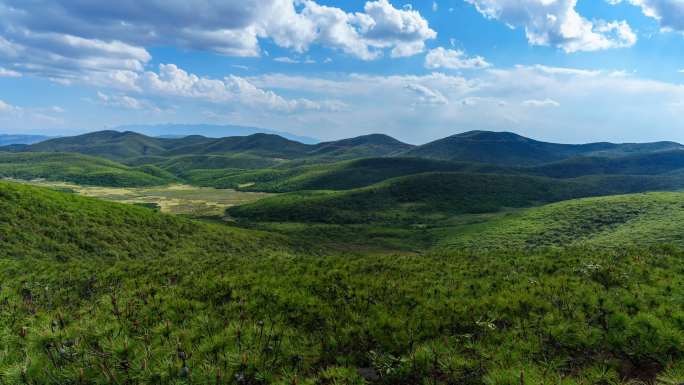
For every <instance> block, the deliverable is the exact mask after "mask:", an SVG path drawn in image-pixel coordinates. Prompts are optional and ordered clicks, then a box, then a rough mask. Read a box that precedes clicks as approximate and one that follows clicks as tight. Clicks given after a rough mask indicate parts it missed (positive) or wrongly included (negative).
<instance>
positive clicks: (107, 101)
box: [97, 91, 160, 111]
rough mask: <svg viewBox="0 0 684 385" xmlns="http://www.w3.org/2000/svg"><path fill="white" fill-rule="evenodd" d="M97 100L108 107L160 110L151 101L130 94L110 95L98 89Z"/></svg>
mask: <svg viewBox="0 0 684 385" xmlns="http://www.w3.org/2000/svg"><path fill="white" fill-rule="evenodd" d="M97 101H98V102H99V103H100V104H101V105H103V106H107V107H115V108H123V109H128V110H151V111H159V110H160V109H159V108H158V107H156V106H155V105H154V104H152V103H151V102H149V101H145V100H140V99H137V98H134V97H132V96H128V95H109V94H105V93H103V92H100V91H98V92H97Z"/></svg>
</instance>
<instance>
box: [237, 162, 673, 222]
mask: <svg viewBox="0 0 684 385" xmlns="http://www.w3.org/2000/svg"><path fill="white" fill-rule="evenodd" d="M681 186H684V180H680V179H678V178H668V177H648V176H643V177H637V176H606V177H583V178H577V179H568V180H559V179H549V178H539V177H532V176H524V175H497V174H464V173H425V174H417V175H410V176H407V177H400V178H395V179H390V180H387V181H385V182H382V183H379V184H376V185H372V186H369V187H364V188H360V189H355V190H349V191H340V192H333V191H318V192H299V193H291V194H283V195H279V196H275V197H271V198H266V199H263V200H260V201H257V202H255V203H251V204H247V205H243V206H238V207H233V208H230V209H229V210H228V213H229V214H230V215H232V216H234V217H237V218H246V219H249V220H256V221H276V222H323V223H369V222H383V223H425V222H426V221H427V222H430V221H434V220H436V219H437V218H440V217H441V218H443V217H444V216H445V215H454V214H463V213H486V212H495V211H498V210H501V209H503V208H507V207H526V206H532V205H535V204H539V203H544V202H556V201H561V200H565V199H573V198H578V197H586V196H598V195H610V194H618V193H631V192H641V191H650V190H665V189H669V188H677V187H681Z"/></svg>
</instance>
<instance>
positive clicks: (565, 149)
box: [404, 131, 683, 166]
mask: <svg viewBox="0 0 684 385" xmlns="http://www.w3.org/2000/svg"><path fill="white" fill-rule="evenodd" d="M682 148H683V147H682V145H680V144H677V143H672V142H659V143H644V144H614V143H589V144H579V145H572V144H557V143H547V142H541V141H537V140H533V139H529V138H525V137H522V136H520V135H517V134H513V133H510V132H489V131H470V132H466V133H463V134H457V135H453V136H450V137H448V138H444V139H440V140H437V141H434V142H431V143H428V144H424V145H422V146H418V147H416V148H414V149H412V150H409V151H407V152H406V153H405V154H404V155H407V156H417V157H425V158H433V159H442V160H454V161H466V162H481V163H492V164H499V165H507V166H531V165H538V164H542V163H549V162H555V161H559V160H563V159H567V158H571V157H575V156H580V155H585V156H589V155H595V154H596V155H602V156H623V155H629V154H640V153H649V152H659V151H667V150H673V149H682Z"/></svg>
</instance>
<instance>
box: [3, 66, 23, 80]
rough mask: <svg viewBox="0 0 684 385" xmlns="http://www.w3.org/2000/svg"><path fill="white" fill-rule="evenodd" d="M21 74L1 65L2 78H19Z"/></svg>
mask: <svg viewBox="0 0 684 385" xmlns="http://www.w3.org/2000/svg"><path fill="white" fill-rule="evenodd" d="M20 76H21V74H20V73H19V72H17V71H12V70H8V69H6V68H2V67H0V78H18V77H20Z"/></svg>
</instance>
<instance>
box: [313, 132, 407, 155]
mask: <svg viewBox="0 0 684 385" xmlns="http://www.w3.org/2000/svg"><path fill="white" fill-rule="evenodd" d="M413 147H414V146H412V145H410V144H406V143H403V142H400V141H398V140H396V139H394V138H392V137H391V136H388V135H383V134H371V135H364V136H359V137H356V138H351V139H343V140H338V141H334V142H324V143H320V144H318V145H316V146H315V148H314V149H313V150H312V151H310V153H309V155H310V156H315V157H321V158H334V159H338V160H344V159H353V158H368V157H380V156H392V155H398V154H400V153H402V152H405V151H407V150H409V149H411V148H413Z"/></svg>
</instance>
